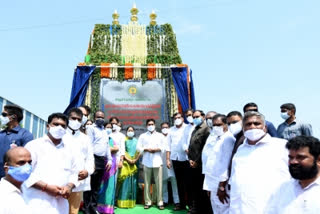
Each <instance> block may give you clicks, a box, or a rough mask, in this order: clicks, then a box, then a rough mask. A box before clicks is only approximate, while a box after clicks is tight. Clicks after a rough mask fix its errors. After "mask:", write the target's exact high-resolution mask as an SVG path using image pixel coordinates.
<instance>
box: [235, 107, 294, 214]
mask: <svg viewBox="0 0 320 214" xmlns="http://www.w3.org/2000/svg"><path fill="white" fill-rule="evenodd" d="M243 131H244V136H245V137H246V138H245V140H244V143H243V144H242V145H241V146H240V147H239V148H238V151H237V152H236V153H235V155H234V157H233V160H232V168H231V177H230V180H229V184H230V185H231V190H230V208H229V213H230V214H243V213H245V214H257V213H263V211H264V209H265V208H266V206H268V200H269V199H270V197H271V195H272V193H273V192H275V191H276V190H277V188H278V187H279V186H280V185H281V184H282V183H284V182H286V181H288V180H289V179H290V175H289V173H288V151H287V150H286V149H285V143H286V141H285V140H283V139H279V138H274V137H271V136H270V135H269V134H268V133H266V125H265V119H264V116H263V115H262V114H260V113H259V112H255V111H248V112H246V113H245V115H244V117H243Z"/></svg>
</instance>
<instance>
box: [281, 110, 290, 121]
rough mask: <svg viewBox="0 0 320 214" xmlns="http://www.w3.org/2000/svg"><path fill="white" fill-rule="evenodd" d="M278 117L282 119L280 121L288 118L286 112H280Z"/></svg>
mask: <svg viewBox="0 0 320 214" xmlns="http://www.w3.org/2000/svg"><path fill="white" fill-rule="evenodd" d="M280 116H281V117H282V119H284V120H287V119H288V118H289V117H290V116H289V115H288V112H281V113H280Z"/></svg>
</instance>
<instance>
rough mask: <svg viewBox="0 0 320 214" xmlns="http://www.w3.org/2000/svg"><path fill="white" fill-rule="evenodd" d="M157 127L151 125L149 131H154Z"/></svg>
mask: <svg viewBox="0 0 320 214" xmlns="http://www.w3.org/2000/svg"><path fill="white" fill-rule="evenodd" d="M155 128H156V127H155V126H154V125H151V126H148V128H147V129H148V131H149V132H153V131H154V130H155Z"/></svg>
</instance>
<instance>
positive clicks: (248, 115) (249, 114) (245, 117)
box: [242, 111, 266, 126]
mask: <svg viewBox="0 0 320 214" xmlns="http://www.w3.org/2000/svg"><path fill="white" fill-rule="evenodd" d="M254 116H255V117H258V118H260V119H261V120H262V123H263V125H266V120H265V119H264V116H263V114H261V113H259V112H256V111H247V112H246V113H244V116H243V120H242V124H243V126H244V124H245V122H246V121H247V120H248V119H249V118H250V117H254Z"/></svg>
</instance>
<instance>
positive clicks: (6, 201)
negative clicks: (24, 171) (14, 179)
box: [0, 178, 31, 214]
mask: <svg viewBox="0 0 320 214" xmlns="http://www.w3.org/2000/svg"><path fill="white" fill-rule="evenodd" d="M0 202H1V205H0V214H21V213H23V214H24V213H26V214H31V211H30V210H29V207H28V206H27V204H26V203H25V202H24V200H23V198H22V193H21V191H20V189H18V188H17V187H16V186H14V185H13V184H11V183H10V182H9V181H7V180H6V179H5V178H2V179H1V181H0Z"/></svg>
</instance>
